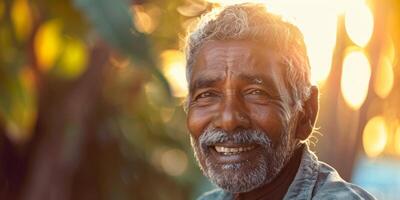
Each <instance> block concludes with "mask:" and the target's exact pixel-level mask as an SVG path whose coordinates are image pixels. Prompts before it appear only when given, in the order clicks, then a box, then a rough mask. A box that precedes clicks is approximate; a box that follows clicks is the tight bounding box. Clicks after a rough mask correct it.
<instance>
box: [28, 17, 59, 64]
mask: <svg viewBox="0 0 400 200" xmlns="http://www.w3.org/2000/svg"><path fill="white" fill-rule="evenodd" d="M61 28H62V26H61V22H60V21H58V20H51V21H48V22H45V23H44V24H43V25H41V26H40V27H39V30H38V31H37V33H36V37H35V41H34V42H35V43H34V45H35V46H34V47H35V53H36V57H37V61H38V65H39V67H40V69H41V70H42V71H44V72H47V71H49V70H50V69H51V68H52V67H53V66H54V64H55V61H56V59H57V58H58V56H59V54H60V53H61V48H62V47H63V39H62V37H61Z"/></svg>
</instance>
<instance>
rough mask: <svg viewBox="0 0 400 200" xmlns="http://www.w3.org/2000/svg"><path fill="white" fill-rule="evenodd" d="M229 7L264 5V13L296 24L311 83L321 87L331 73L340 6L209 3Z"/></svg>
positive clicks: (269, 0) (315, 1)
mask: <svg viewBox="0 0 400 200" xmlns="http://www.w3.org/2000/svg"><path fill="white" fill-rule="evenodd" d="M208 2H212V3H219V4H221V5H230V4H236V3H243V2H257V3H265V5H266V9H267V10H268V11H270V12H272V13H276V14H278V15H281V16H282V17H284V18H285V19H286V20H288V21H290V22H291V23H293V24H295V25H296V26H298V27H299V29H300V30H301V31H302V33H303V34H304V40H305V43H306V46H307V52H308V56H309V59H310V64H311V80H312V82H313V83H318V84H319V85H322V84H323V83H324V82H325V80H326V78H327V77H328V75H329V72H330V70H331V61H332V54H333V50H334V48H335V44H336V28H337V16H338V13H339V12H340V7H339V6H340V5H338V4H337V3H336V2H334V1H321V0H303V1H290V0H286V1H282V0H252V1H245V0H235V1H225V0H208Z"/></svg>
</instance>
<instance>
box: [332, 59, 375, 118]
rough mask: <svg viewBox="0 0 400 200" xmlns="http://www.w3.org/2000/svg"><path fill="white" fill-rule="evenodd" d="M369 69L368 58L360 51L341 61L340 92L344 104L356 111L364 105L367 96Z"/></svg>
mask: <svg viewBox="0 0 400 200" xmlns="http://www.w3.org/2000/svg"><path fill="white" fill-rule="evenodd" d="M370 77H371V67H370V64H369V61H368V58H367V57H366V56H365V54H364V53H363V52H361V51H353V52H350V53H349V54H347V55H346V57H345V58H344V61H343V70H342V79H341V82H340V83H341V84H340V86H341V91H342V95H343V98H344V100H345V102H346V104H347V105H348V106H349V107H350V108H352V109H354V110H358V109H359V108H360V107H361V105H362V104H363V103H364V101H365V99H366V97H367V94H368V86H369V80H370Z"/></svg>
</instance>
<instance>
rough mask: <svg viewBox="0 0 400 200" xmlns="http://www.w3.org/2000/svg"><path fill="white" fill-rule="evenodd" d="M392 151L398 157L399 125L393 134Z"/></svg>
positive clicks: (399, 146)
mask: <svg viewBox="0 0 400 200" xmlns="http://www.w3.org/2000/svg"><path fill="white" fill-rule="evenodd" d="M394 151H395V152H396V153H397V154H398V155H400V125H399V126H398V127H397V129H396V132H395V134H394Z"/></svg>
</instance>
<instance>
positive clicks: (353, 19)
mask: <svg viewBox="0 0 400 200" xmlns="http://www.w3.org/2000/svg"><path fill="white" fill-rule="evenodd" d="M345 26H346V31H347V34H348V35H349V37H350V38H351V40H352V41H353V42H354V43H355V44H357V45H358V46H360V47H364V46H365V45H367V43H368V42H369V40H370V39H371V35H372V31H373V27H374V18H373V15H372V13H371V10H370V9H369V8H368V6H367V5H366V4H365V3H364V2H362V1H357V2H356V3H354V4H351V6H349V7H348V8H347V9H346V11H345Z"/></svg>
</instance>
